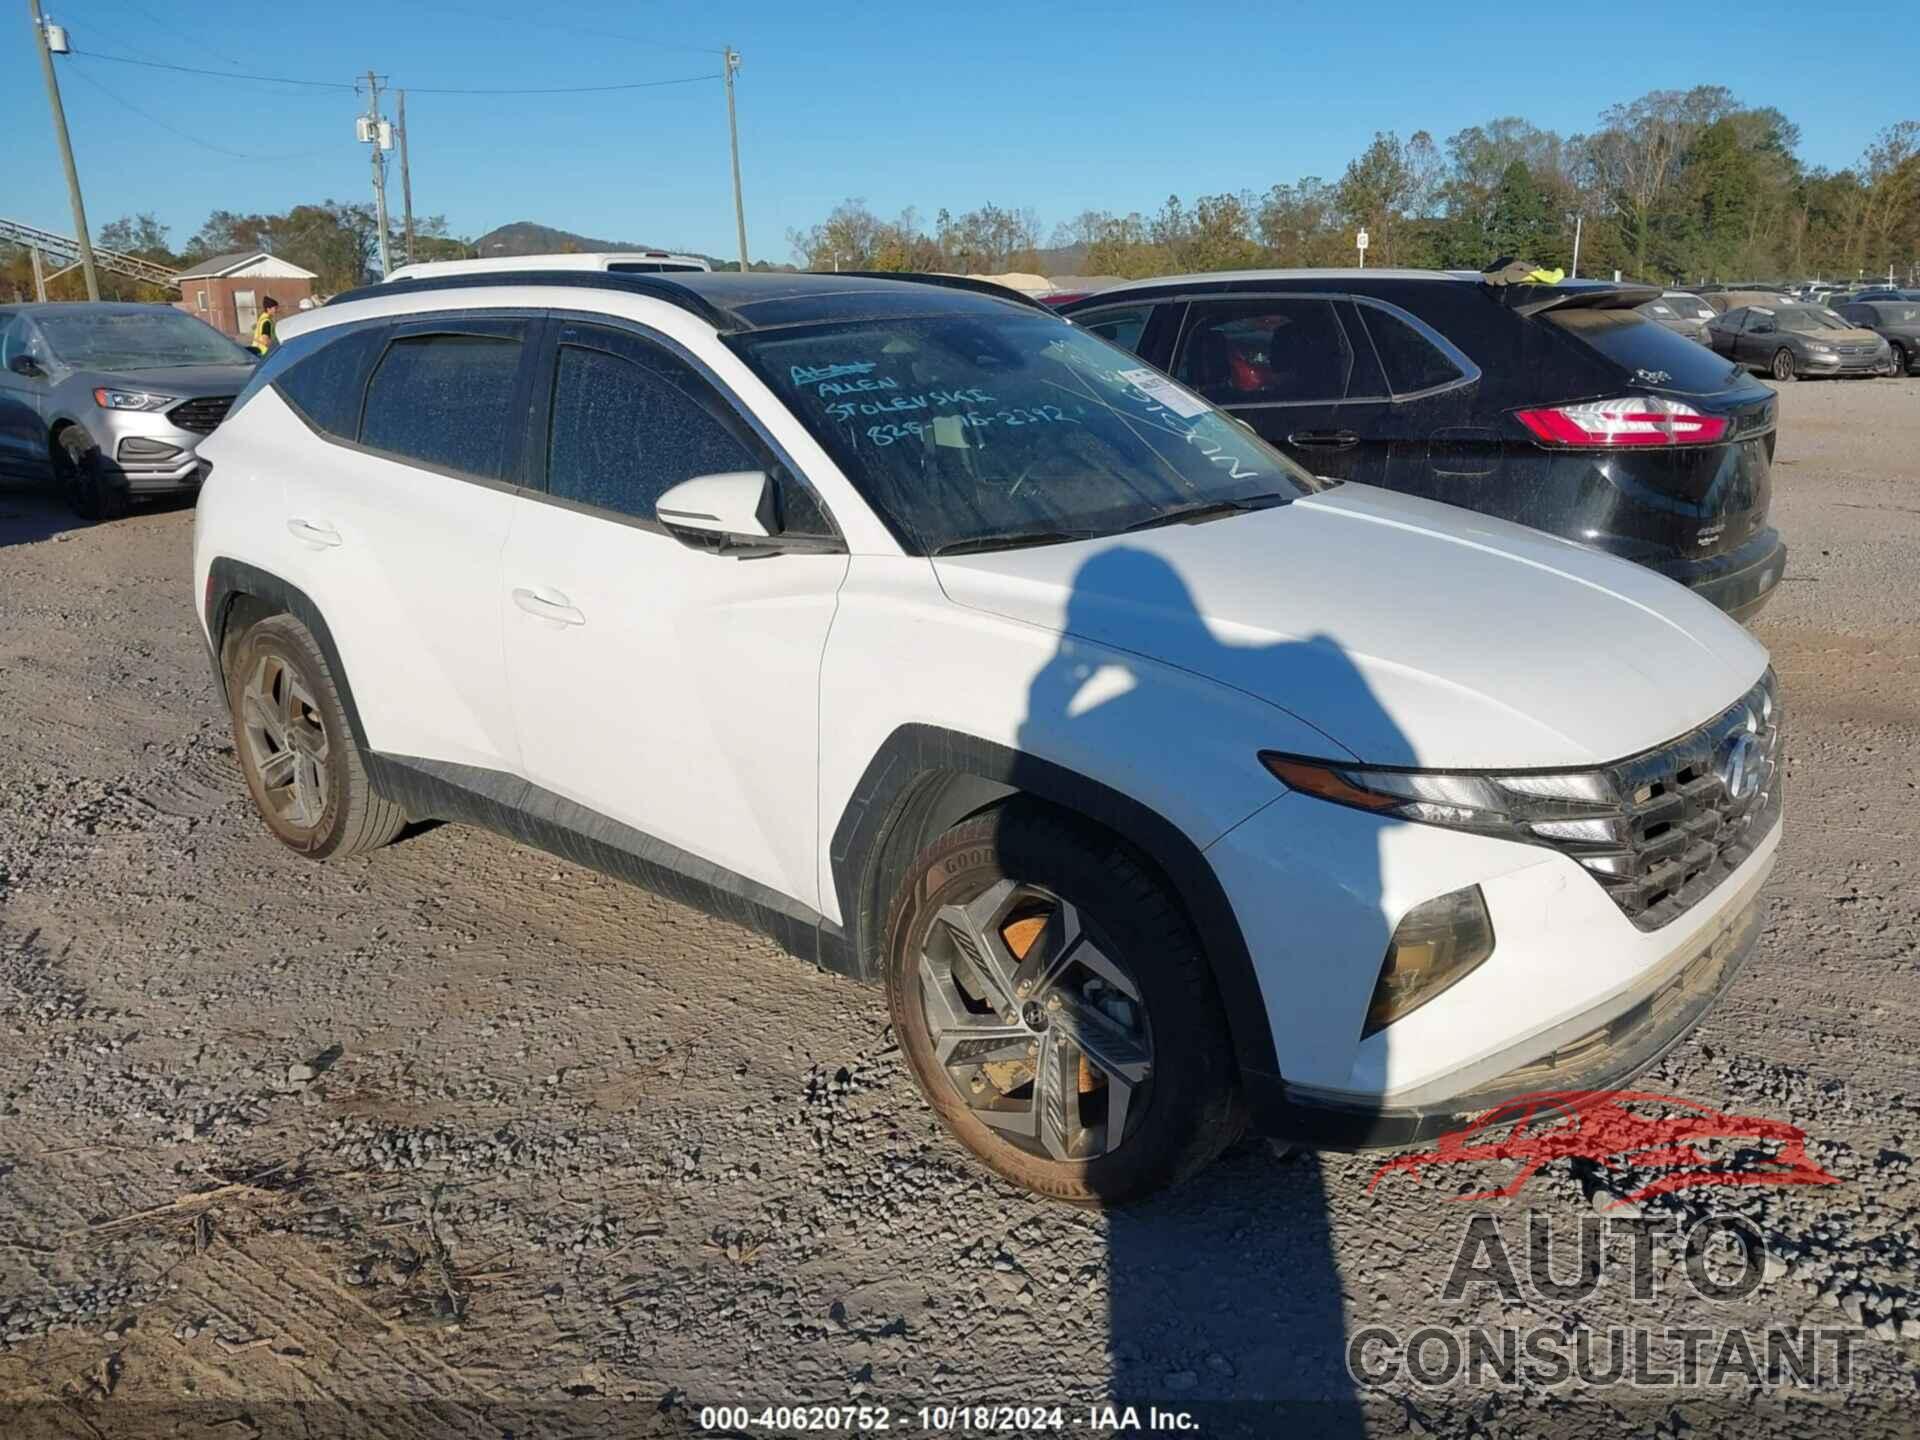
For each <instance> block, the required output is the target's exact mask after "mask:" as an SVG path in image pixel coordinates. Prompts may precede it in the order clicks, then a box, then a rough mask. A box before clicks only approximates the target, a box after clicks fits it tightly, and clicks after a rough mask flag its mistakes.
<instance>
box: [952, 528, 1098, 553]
mask: <svg viewBox="0 0 1920 1440" xmlns="http://www.w3.org/2000/svg"><path fill="white" fill-rule="evenodd" d="M1095 533H1096V532H1094V531H1092V530H1006V531H1002V532H1000V533H999V534H996V535H969V536H967V537H966V538H965V539H962V540H949V541H948V542H947V543H946V544H944V545H936V546H934V547H933V553H934V554H935V555H974V554H978V553H979V552H980V551H982V550H1019V549H1024V548H1025V547H1026V546H1029V545H1064V544H1066V543H1067V542H1068V541H1069V540H1090V539H1092V538H1093V536H1094V534H1095Z"/></svg>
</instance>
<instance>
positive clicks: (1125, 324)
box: [1074, 305, 1153, 352]
mask: <svg viewBox="0 0 1920 1440" xmlns="http://www.w3.org/2000/svg"><path fill="white" fill-rule="evenodd" d="M1152 314H1153V307H1152V306H1151V305H1131V306H1128V307H1127V308H1126V309H1125V310H1102V311H1100V312H1099V313H1097V314H1094V315H1088V316H1085V317H1084V318H1083V317H1081V316H1078V315H1076V316H1074V323H1075V324H1077V325H1078V326H1079V327H1080V328H1081V329H1082V330H1085V331H1087V332H1088V333H1090V334H1093V335H1098V336H1099V337H1100V338H1101V339H1102V340H1111V341H1112V342H1113V343H1114V344H1116V345H1118V346H1119V347H1120V348H1121V349H1123V350H1133V351H1136V352H1137V351H1138V350H1139V349H1140V335H1141V332H1143V331H1144V330H1145V329H1146V328H1147V317H1148V316H1150V315H1152Z"/></svg>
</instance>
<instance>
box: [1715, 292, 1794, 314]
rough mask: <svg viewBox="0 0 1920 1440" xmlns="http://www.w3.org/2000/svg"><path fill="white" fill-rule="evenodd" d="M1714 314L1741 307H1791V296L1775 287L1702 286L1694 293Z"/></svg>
mask: <svg viewBox="0 0 1920 1440" xmlns="http://www.w3.org/2000/svg"><path fill="white" fill-rule="evenodd" d="M1694 293H1695V294H1696V295H1698V296H1699V297H1700V298H1701V299H1702V300H1704V301H1705V302H1706V304H1707V306H1708V308H1709V309H1711V310H1713V311H1714V313H1715V314H1719V315H1724V314H1726V313H1727V311H1729V310H1738V309H1739V308H1740V307H1741V306H1742V305H1791V304H1793V303H1795V302H1794V298H1793V296H1791V295H1789V294H1788V293H1787V292H1786V291H1784V290H1781V289H1779V288H1778V287H1775V286H1755V285H1702V286H1700V287H1699V288H1698V289H1696V290H1695V291H1694Z"/></svg>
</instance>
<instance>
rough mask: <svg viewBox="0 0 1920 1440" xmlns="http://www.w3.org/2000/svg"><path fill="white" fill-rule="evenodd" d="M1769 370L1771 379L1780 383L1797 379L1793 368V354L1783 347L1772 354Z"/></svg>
mask: <svg viewBox="0 0 1920 1440" xmlns="http://www.w3.org/2000/svg"><path fill="white" fill-rule="evenodd" d="M1771 370H1772V374H1773V378H1774V379H1776V380H1779V381H1782V382H1784V381H1787V380H1794V379H1798V378H1799V377H1798V375H1797V374H1796V372H1795V370H1794V368H1793V352H1792V351H1791V350H1789V349H1787V348H1786V346H1784V345H1783V346H1781V347H1780V348H1779V349H1778V350H1776V351H1774V352H1773V365H1772V366H1771Z"/></svg>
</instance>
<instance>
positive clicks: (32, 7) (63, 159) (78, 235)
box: [27, 0, 744, 300]
mask: <svg viewBox="0 0 1920 1440" xmlns="http://www.w3.org/2000/svg"><path fill="white" fill-rule="evenodd" d="M27 13H28V14H30V15H32V16H33V39H34V43H35V44H36V45H38V46H39V47H40V72H41V73H42V74H43V75H45V76H46V77H47V103H48V104H49V105H51V106H52V107H53V138H54V139H55V140H57V141H59V142H60V163H61V164H62V165H64V166H65V167H66V170H67V198H68V199H70V200H71V201H72V202H73V236H74V239H76V240H78V241H79V242H80V268H81V269H82V270H83V271H85V272H86V276H87V299H89V300H98V299H99V298H100V276H99V275H98V274H97V273H95V271H94V268H93V237H92V236H90V235H88V234H87V207H86V205H85V204H84V203H82V201H81V199H80V172H79V171H78V170H76V169H74V166H73V142H72V141H71V140H69V139H68V138H67V111H66V107H65V106H63V105H62V104H61V103H60V80H59V78H58V77H57V76H56V75H55V74H54V73H53V50H52V49H51V47H49V46H48V44H47V17H46V16H44V15H42V14H41V13H40V0H27ZM63 48H64V47H63ZM727 95H728V103H729V104H731V103H732V95H733V89H732V82H731V81H729V82H728V89H727ZM734 169H735V174H736V182H735V183H736V185H737V183H738V179H737V176H738V170H739V166H738V164H737V163H736V164H735V167H734ZM743 246H744V242H743Z"/></svg>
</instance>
